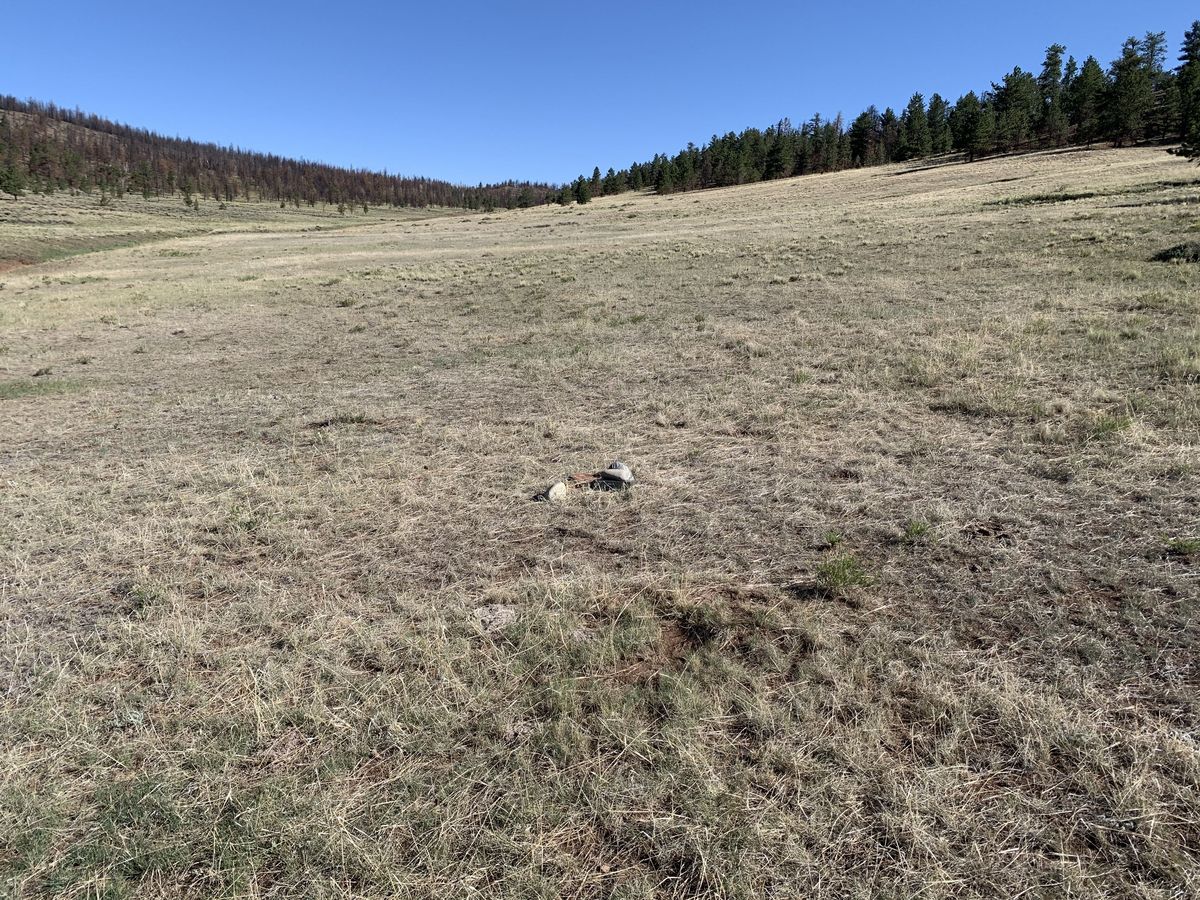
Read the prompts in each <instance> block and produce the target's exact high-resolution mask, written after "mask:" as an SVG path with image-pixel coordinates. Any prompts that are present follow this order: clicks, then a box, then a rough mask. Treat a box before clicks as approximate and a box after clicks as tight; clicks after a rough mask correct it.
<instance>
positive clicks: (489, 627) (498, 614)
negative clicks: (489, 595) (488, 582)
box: [475, 603, 517, 634]
mask: <svg viewBox="0 0 1200 900" xmlns="http://www.w3.org/2000/svg"><path fill="white" fill-rule="evenodd" d="M475 618H476V619H478V620H479V627H481V628H482V629H483V630H484V631H486V632H487V633H488V634H492V633H494V632H497V631H500V630H502V629H504V628H507V627H508V626H509V625H511V624H512V623H513V622H515V621H517V608H516V607H515V606H505V605H504V604H502V603H489V604H488V605H487V606H481V607H479V608H478V609H476V610H475Z"/></svg>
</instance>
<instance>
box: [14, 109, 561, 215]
mask: <svg viewBox="0 0 1200 900" xmlns="http://www.w3.org/2000/svg"><path fill="white" fill-rule="evenodd" d="M5 164H9V165H11V166H13V167H14V168H15V169H17V170H18V171H19V173H20V174H21V177H22V179H23V180H27V181H28V182H29V184H30V186H31V187H32V188H33V189H34V190H42V191H46V190H66V191H78V190H83V191H96V192H104V193H105V194H106V195H107V194H113V195H118V196H119V195H122V194H125V193H135V194H141V195H142V196H144V197H145V198H147V199H149V198H150V197H162V196H169V197H174V196H177V195H179V194H182V195H183V196H184V197H185V198H189V199H190V198H192V197H199V198H200V199H201V200H204V199H208V198H211V199H212V200H213V201H214V202H221V201H224V202H233V201H234V200H237V199H245V200H254V199H265V200H271V201H280V202H284V203H290V204H293V205H294V206H300V205H302V204H304V205H308V206H315V205H316V204H318V203H320V204H327V205H334V206H337V205H343V206H353V207H361V206H363V205H368V206H390V207H401V206H411V207H426V206H450V207H457V208H465V209H494V208H496V207H498V206H503V207H514V206H518V205H521V206H531V205H534V204H536V203H544V202H546V201H547V200H548V199H549V195H550V193H551V190H552V189H551V187H550V186H549V185H545V184H533V183H529V182H513V181H510V182H505V183H503V184H490V185H479V186H478V187H467V186H464V185H455V184H450V183H449V182H446V181H438V180H436V179H432V178H412V177H406V176H402V175H388V174H386V173H382V172H368V171H365V170H361V169H345V168H339V167H337V166H330V165H325V164H323V163H317V162H311V161H308V160H297V159H288V158H286V157H281V156H277V155H274V154H269V153H256V152H253V151H248V150H241V149H237V148H234V147H221V146H218V145H216V144H207V143H201V142H197V141H191V140H185V139H181V138H171V137H165V136H163V135H160V134H155V133H154V132H152V131H147V130H146V129H144V128H132V127H130V126H128V125H122V124H119V123H117V122H111V121H109V120H108V119H105V118H102V117H100V116H96V115H91V114H88V113H82V112H79V111H78V110H74V111H73V110H66V109H62V108H60V107H58V106H55V105H54V104H53V103H39V102H37V101H34V100H18V99H16V98H15V97H8V96H0V166H2V165H5Z"/></svg>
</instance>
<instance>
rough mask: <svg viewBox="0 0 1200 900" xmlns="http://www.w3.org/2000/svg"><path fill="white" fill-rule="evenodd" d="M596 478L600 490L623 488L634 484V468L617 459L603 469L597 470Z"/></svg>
mask: <svg viewBox="0 0 1200 900" xmlns="http://www.w3.org/2000/svg"><path fill="white" fill-rule="evenodd" d="M596 478H597V479H598V482H597V485H596V486H597V487H598V488H599V489H600V490H608V491H616V490H621V489H622V488H627V487H631V486H632V485H633V470H632V469H630V468H629V466H627V465H625V463H623V462H621V461H620V460H619V459H615V460H613V461H612V462H610V463H609V464H608V466H607V467H606V468H605V469H604V470H603V471H600V472H597V473H596Z"/></svg>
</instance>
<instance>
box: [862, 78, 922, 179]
mask: <svg viewBox="0 0 1200 900" xmlns="http://www.w3.org/2000/svg"><path fill="white" fill-rule="evenodd" d="M934 96H935V97H936V96H937V95H936V94H935V95H934ZM882 146H883V134H882V131H881V129H880V122H879V110H877V109H876V108H875V107H874V106H871V107H869V108H867V109H866V110H865V111H864V112H862V113H860V114H859V116H858V118H857V119H855V120H854V121H853V122H852V123H851V124H850V163H851V165H855V166H877V165H879V164H880V163H881V162H883V150H882Z"/></svg>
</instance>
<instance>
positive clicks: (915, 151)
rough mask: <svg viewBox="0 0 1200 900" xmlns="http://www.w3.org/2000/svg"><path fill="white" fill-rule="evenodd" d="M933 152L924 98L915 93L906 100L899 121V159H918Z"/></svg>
mask: <svg viewBox="0 0 1200 900" xmlns="http://www.w3.org/2000/svg"><path fill="white" fill-rule="evenodd" d="M932 152H933V139H932V137H931V136H930V133H929V115H928V113H926V111H925V98H924V97H923V96H922V95H921V94H920V93H916V94H913V95H912V98H911V99H910V100H909V101H908V106H906V107H905V109H904V116H903V118H902V119H901V121H900V149H899V154H898V156H899V158H900V159H919V158H921V157H924V156H928V155H929V154H930V153H932Z"/></svg>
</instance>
